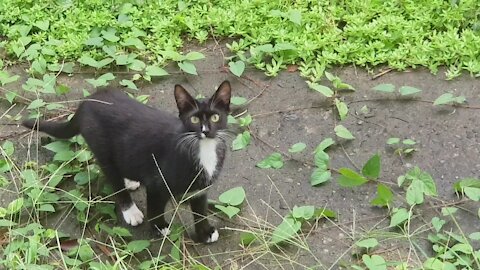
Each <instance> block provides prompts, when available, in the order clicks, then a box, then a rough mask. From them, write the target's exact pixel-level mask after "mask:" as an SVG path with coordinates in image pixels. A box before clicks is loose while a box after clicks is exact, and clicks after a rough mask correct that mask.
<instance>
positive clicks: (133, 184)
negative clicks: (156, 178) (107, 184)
mask: <svg viewBox="0 0 480 270" xmlns="http://www.w3.org/2000/svg"><path fill="white" fill-rule="evenodd" d="M123 182H124V183H125V188H126V189H128V190H136V189H137V188H138V187H139V186H140V182H138V181H132V180H130V179H128V178H124V179H123Z"/></svg>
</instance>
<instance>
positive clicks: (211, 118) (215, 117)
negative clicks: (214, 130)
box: [210, 114, 220, 123]
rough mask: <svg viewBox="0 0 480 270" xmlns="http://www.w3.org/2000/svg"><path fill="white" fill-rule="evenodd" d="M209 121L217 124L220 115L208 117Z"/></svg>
mask: <svg viewBox="0 0 480 270" xmlns="http://www.w3.org/2000/svg"><path fill="white" fill-rule="evenodd" d="M210 120H211V121H212V122H214V123H216V122H218V120H220V115H218V114H212V116H210Z"/></svg>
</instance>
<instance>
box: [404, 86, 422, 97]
mask: <svg viewBox="0 0 480 270" xmlns="http://www.w3.org/2000/svg"><path fill="white" fill-rule="evenodd" d="M398 91H399V92H400V94H401V95H402V96H408V95H413V94H416V93H420V92H422V90H420V89H418V88H415V87H411V86H402V87H400V89H398Z"/></svg>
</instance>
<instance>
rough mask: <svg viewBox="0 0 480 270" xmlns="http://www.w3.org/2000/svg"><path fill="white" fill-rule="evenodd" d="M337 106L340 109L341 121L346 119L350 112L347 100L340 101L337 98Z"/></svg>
mask: <svg viewBox="0 0 480 270" xmlns="http://www.w3.org/2000/svg"><path fill="white" fill-rule="evenodd" d="M335 106H336V107H337V110H338V115H339V116H340V121H343V120H345V118H346V117H347V114H348V107H347V104H345V102H343V101H340V100H339V99H338V98H336V99H335Z"/></svg>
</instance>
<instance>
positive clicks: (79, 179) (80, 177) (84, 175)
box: [73, 171, 90, 186]
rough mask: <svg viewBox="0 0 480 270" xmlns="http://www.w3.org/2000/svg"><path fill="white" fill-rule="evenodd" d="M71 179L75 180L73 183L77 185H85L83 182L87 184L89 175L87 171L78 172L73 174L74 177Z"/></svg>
mask: <svg viewBox="0 0 480 270" xmlns="http://www.w3.org/2000/svg"><path fill="white" fill-rule="evenodd" d="M73 180H74V181H75V183H77V185H81V186H83V185H85V184H88V182H89V181H90V175H89V173H88V172H85V171H84V172H79V173H77V174H76V175H75V177H74V178H73Z"/></svg>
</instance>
